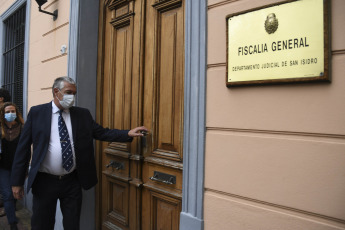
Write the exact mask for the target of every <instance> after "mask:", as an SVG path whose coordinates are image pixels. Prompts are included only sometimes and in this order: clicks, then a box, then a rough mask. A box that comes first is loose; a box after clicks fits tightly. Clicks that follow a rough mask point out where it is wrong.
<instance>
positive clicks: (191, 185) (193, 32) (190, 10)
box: [180, 0, 207, 230]
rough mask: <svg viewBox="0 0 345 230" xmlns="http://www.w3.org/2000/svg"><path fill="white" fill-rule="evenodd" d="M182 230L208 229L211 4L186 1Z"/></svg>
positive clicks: (203, 0) (201, 1)
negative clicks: (206, 177)
mask: <svg viewBox="0 0 345 230" xmlns="http://www.w3.org/2000/svg"><path fill="white" fill-rule="evenodd" d="M185 4H186V14H185V18H186V19H185V21H186V25H185V26H186V29H185V33H186V35H185V89H184V93H185V95H184V140H183V153H184V158H183V186H182V212H181V215H180V229H181V230H189V229H193V230H202V229H203V228H204V220H203V207H204V170H205V169H204V160H205V131H206V130H205V113H206V110H205V109H206V106H205V104H206V47H207V46H206V37H207V28H206V27H207V18H206V17H207V0H199V1H195V0H186V2H185Z"/></svg>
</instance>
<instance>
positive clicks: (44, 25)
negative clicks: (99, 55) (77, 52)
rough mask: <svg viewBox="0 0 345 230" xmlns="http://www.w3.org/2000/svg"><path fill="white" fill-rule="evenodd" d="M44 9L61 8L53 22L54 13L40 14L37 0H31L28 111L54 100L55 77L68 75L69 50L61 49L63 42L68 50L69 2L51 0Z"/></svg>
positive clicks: (50, 10)
mask: <svg viewBox="0 0 345 230" xmlns="http://www.w3.org/2000/svg"><path fill="white" fill-rule="evenodd" d="M42 9H43V10H45V11H48V12H54V10H56V9H58V18H57V20H56V21H53V16H50V15H48V14H43V13H40V12H39V11H38V5H37V3H36V1H31V18H30V41H29V42H30V45H29V68H28V111H29V109H30V107H31V106H33V105H37V104H42V103H46V102H49V101H51V100H52V99H53V96H52V89H51V87H52V85H53V81H54V79H55V78H57V77H60V76H64V75H66V74H67V52H66V53H65V54H61V52H60V49H61V46H62V45H66V46H67V49H68V34H69V11H70V1H66V0H49V1H48V2H47V3H46V4H44V5H43V6H42Z"/></svg>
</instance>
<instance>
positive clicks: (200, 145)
mask: <svg viewBox="0 0 345 230" xmlns="http://www.w3.org/2000/svg"><path fill="white" fill-rule="evenodd" d="M81 2H82V3H83V4H81ZM94 4H95V1H93V0H83V1H81V0H73V1H71V12H70V15H71V16H70V35H69V39H70V43H69V61H68V74H69V75H70V76H71V77H72V78H75V79H76V80H77V85H78V99H77V104H78V106H83V107H87V108H88V109H89V110H90V111H91V113H92V114H93V115H95V114H97V111H96V98H97V91H96V90H95V89H94V87H95V86H96V80H97V78H96V77H95V76H96V73H97V71H98V70H97V56H98V53H97V52H98V50H97V47H98V39H97V38H98V29H99V28H98V27H99V24H98V23H99V22H98V20H99V5H98V4H96V5H98V6H97V7H90V5H94ZM185 4H186V8H185V10H186V11H185V23H186V24H185V76H184V78H185V86H184V87H185V88H184V95H185V96H184V140H183V143H184V149H183V152H184V156H183V157H184V160H183V161H184V162H183V190H182V197H183V198H182V212H181V214H180V229H183V230H184V229H186V230H187V229H195V230H202V229H203V228H204V220H203V207H204V202H203V200H204V159H205V133H206V130H205V127H206V124H205V113H206V106H205V105H206V67H207V66H206V57H207V54H206V50H207V1H206V0H199V1H193V0H185ZM90 8H91V9H97V10H91V11H90ZM83 15H84V16H86V15H87V17H83ZM81 19H83V20H81ZM90 23H91V24H90ZM90 25H92V31H93V35H95V36H96V37H97V38H95V37H94V36H93V37H91V39H90V37H88V36H82V35H85V33H86V32H87V31H90ZM85 38H86V40H83V39H85ZM90 48H91V49H92V50H91V53H92V55H90ZM95 49H96V51H95ZM86 54H87V55H86ZM192 57H194V58H193V59H192ZM195 57H199V58H198V59H196V58H195ZM80 58H83V60H82V61H81V60H80ZM79 63H83V64H84V65H83V66H85V63H88V64H90V65H88V66H90V67H91V68H92V71H83V66H81V65H80V64H79ZM94 68H96V69H94ZM77 76H82V77H80V79H78V77H77ZM92 83H95V84H92ZM90 88H91V91H90ZM90 100H91V104H90ZM96 161H97V163H98V164H97V165H98V166H99V159H96ZM99 175H100V174H99ZM98 186H100V184H99V185H98ZM97 188H98V187H97ZM96 190H97V189H96ZM83 195H84V194H83ZM85 195H86V194H85ZM92 196H97V192H96V193H95V191H94V189H92V190H91V191H90V192H89V194H88V197H89V199H88V201H87V203H88V204H87V205H92V206H93V207H96V208H95V209H96V213H94V212H92V213H91V214H94V216H95V217H96V220H95V221H96V223H97V222H98V220H97V218H99V214H98V213H97V212H99V210H100V209H99V206H98V205H97V204H95V203H94V204H89V203H90V201H93V200H94V198H92ZM96 200H97V199H96ZM95 202H96V201H95ZM83 206H84V205H83ZM85 209H86V210H90V209H87V208H85ZM91 210H92V209H91ZM89 212H90V211H89ZM82 213H83V210H82ZM89 215H90V213H88V214H86V216H88V217H90V216H89ZM82 219H84V220H85V221H82V222H84V223H85V226H89V227H90V226H93V224H94V223H90V221H91V222H93V220H94V219H93V218H91V219H90V218H83V216H82ZM97 226H98V225H97V224H96V227H97ZM96 229H97V228H96Z"/></svg>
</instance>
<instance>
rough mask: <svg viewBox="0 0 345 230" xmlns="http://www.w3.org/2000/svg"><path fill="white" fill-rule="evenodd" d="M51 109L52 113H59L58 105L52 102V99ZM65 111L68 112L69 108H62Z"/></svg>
mask: <svg viewBox="0 0 345 230" xmlns="http://www.w3.org/2000/svg"><path fill="white" fill-rule="evenodd" d="M52 109H53V114H54V113H59V111H60V109H59V107H57V106H56V105H55V103H54V101H52ZM63 111H64V112H65V113H69V109H64V110H63Z"/></svg>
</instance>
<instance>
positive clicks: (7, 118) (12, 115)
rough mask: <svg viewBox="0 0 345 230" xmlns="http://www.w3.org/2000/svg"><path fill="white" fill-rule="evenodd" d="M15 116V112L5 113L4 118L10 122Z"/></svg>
mask: <svg viewBox="0 0 345 230" xmlns="http://www.w3.org/2000/svg"><path fill="white" fill-rule="evenodd" d="M16 118H17V114H16V113H5V120H6V121H8V122H12V121H14V120H15V119H16Z"/></svg>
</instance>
